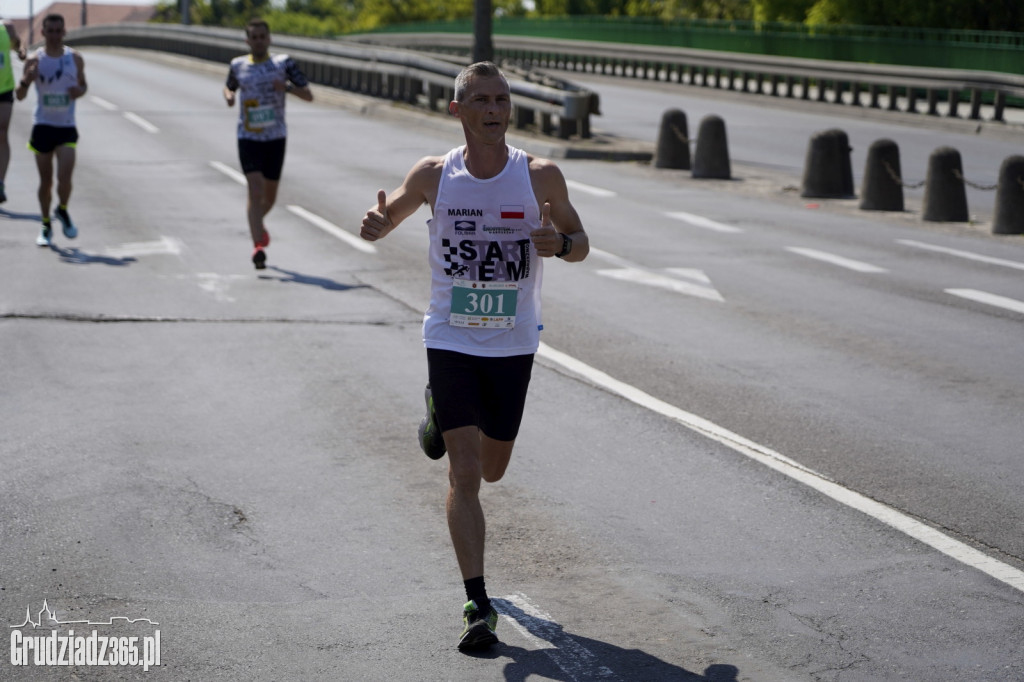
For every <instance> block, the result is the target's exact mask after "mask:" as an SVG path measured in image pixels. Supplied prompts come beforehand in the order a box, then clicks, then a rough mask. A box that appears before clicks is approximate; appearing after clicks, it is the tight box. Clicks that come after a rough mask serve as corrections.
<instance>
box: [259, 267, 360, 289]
mask: <svg viewBox="0 0 1024 682" xmlns="http://www.w3.org/2000/svg"><path fill="white" fill-rule="evenodd" d="M267 269H268V270H273V271H275V272H279V273H281V275H283V276H282V277H275V276H273V275H260V276H259V278H260V279H270V280H277V281H278V282H285V283H288V282H294V283H295V284H308V285H310V286H315V287H321V288H323V289H327V290H328V291H348V290H350V289H367V288H369V287H367V286H366V285H365V284H356V285H352V284H342V283H341V282H335V281H334V280H333V279H327V278H326V277H314V276H312V275H303V274H302V273H299V272H293V271H292V270H285V269H284V268H279V267H277V266H276V265H271V266H270V267H268V268H267Z"/></svg>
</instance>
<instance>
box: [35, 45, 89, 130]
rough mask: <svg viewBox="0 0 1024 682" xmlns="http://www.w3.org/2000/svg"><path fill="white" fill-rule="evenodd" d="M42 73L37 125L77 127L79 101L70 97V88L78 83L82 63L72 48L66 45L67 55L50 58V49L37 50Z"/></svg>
mask: <svg viewBox="0 0 1024 682" xmlns="http://www.w3.org/2000/svg"><path fill="white" fill-rule="evenodd" d="M36 58H37V59H38V60H39V75H38V77H37V78H36V112H35V115H34V116H33V117H32V123H33V124H35V125H48V126H57V127H59V128H73V127H74V126H75V100H73V99H71V98H70V97H68V88H71V87H74V86H76V85H78V65H77V64H75V58H74V56H73V53H72V51H71V48H70V47H68V46H66V45H65V46H64V54H62V55H61V56H59V57H49V56H47V54H46V48H44V47H41V48H39V51H38V52H37V53H36Z"/></svg>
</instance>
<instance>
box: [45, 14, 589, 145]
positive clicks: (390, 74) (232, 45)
mask: <svg viewBox="0 0 1024 682" xmlns="http://www.w3.org/2000/svg"><path fill="white" fill-rule="evenodd" d="M64 42H65V43H67V44H68V45H72V46H78V45H99V46H106V47H128V48H135V49H145V50H158V51H162V52H170V53H174V54H180V55H185V56H188V57H195V58H198V59H204V60H209V61H216V62H221V63H223V64H224V65H225V74H226V73H227V64H228V63H229V62H230V61H231V59H232V58H233V57H236V56H238V55H240V54H245V53H247V52H248V51H249V48H248V46H247V45H246V44H245V41H244V40H243V33H242V30H241V29H223V28H209V27H192V26H179V25H174V24H130V23H129V24H117V25H108V26H88V27H85V28H80V29H76V30H73V31H69V32H68V35H67V36H66V37H65V40H64ZM274 46H275V47H276V48H278V49H281V50H282V51H285V52H287V53H288V54H289V55H291V57H292V58H293V59H295V61H296V63H297V64H298V65H299V67H300V68H301V69H302V70H303V72H304V73H305V74H306V76H307V77H308V78H309V80H310V82H312V83H316V84H318V85H325V86H328V87H333V88H340V89H343V90H348V91H352V92H357V93H360V94H365V95H370V96H373V97H382V98H387V99H391V100H395V101H402V102H406V103H408V104H412V105H417V106H425V107H427V108H429V109H431V110H433V111H438V110H440V111H445V110H447V106H448V102H450V101H451V100H452V98H453V96H454V81H455V76H457V75H458V73H459V71H461V69H462V66H464V65H465V64H467V63H468V61H466V60H457V61H456V62H453V61H452V60H451V59H448V60H445V59H440V58H434V57H430V56H426V55H423V54H420V53H417V52H413V51H411V50H405V49H398V48H394V47H372V46H368V45H365V44H361V43H357V42H349V41H335V40H320V39H315V38H297V37H294V36H285V35H275V36H274ZM508 76H509V86H510V88H511V91H512V95H513V105H514V106H513V124H514V125H515V126H516V127H519V128H525V127H527V126H532V125H536V126H537V127H538V128H539V130H540V131H541V132H542V133H544V134H546V135H551V134H555V135H558V136H559V137H561V138H568V137H570V136H571V135H580V136H582V137H589V136H590V114H591V113H596V107H595V104H594V101H595V98H594V95H593V93H591V92H590V91H588V90H585V89H582V88H579V87H576V86H572V85H571V84H569V83H567V82H557V81H549V83H550V84H542V83H538V82H535V80H536V79H535V78H534V77H533V76H531V75H530V74H529V73H528V72H522V73H521V72H520V71H519V70H511V69H510V70H509V72H508ZM538 119H539V120H538Z"/></svg>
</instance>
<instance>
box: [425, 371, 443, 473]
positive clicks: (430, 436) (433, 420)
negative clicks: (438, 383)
mask: <svg viewBox="0 0 1024 682" xmlns="http://www.w3.org/2000/svg"><path fill="white" fill-rule="evenodd" d="M423 398H424V400H426V401H427V415H426V416H425V417H423V421H421V422H420V428H419V436H420V447H421V448H422V449H423V452H425V453H427V457H429V458H430V459H441V458H442V457H444V453H445V446H444V436H442V435H441V427H440V426H438V425H437V412H435V411H434V396H433V394H432V393H431V392H430V384H427V390H426V391H424V393H423Z"/></svg>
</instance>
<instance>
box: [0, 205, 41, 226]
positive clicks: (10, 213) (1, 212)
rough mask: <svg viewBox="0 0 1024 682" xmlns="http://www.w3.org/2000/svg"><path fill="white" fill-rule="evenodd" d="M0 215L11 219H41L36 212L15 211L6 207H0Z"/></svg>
mask: <svg viewBox="0 0 1024 682" xmlns="http://www.w3.org/2000/svg"><path fill="white" fill-rule="evenodd" d="M0 215H2V216H4V217H5V218H10V219H11V220H32V221H35V222H37V223H38V222H40V220H41V218H40V217H39V214H38V213H15V212H14V211H8V210H7V209H6V208H0Z"/></svg>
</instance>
